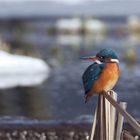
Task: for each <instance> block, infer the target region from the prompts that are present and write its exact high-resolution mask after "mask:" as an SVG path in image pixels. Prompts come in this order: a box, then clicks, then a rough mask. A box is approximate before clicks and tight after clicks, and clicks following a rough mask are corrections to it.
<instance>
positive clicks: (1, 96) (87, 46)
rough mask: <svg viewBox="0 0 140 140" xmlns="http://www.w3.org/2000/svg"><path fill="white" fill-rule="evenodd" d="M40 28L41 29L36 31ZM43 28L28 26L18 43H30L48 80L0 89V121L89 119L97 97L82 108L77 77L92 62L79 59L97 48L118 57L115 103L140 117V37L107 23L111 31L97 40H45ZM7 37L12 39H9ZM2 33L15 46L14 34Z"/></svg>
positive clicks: (52, 37) (121, 24) (67, 37)
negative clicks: (12, 118) (5, 118)
mask: <svg viewBox="0 0 140 140" xmlns="http://www.w3.org/2000/svg"><path fill="white" fill-rule="evenodd" d="M41 23H43V24H42V26H41V27H40V26H39V25H40V24H41ZM41 23H40V22H39V21H38V22H34V21H30V22H29V23H28V22H27V25H30V27H31V26H32V27H34V28H35V29H34V30H31V31H28V28H27V29H26V30H21V31H20V33H21V39H22V43H23V44H24V43H29V44H31V45H32V47H31V48H32V50H33V51H36V52H39V54H41V57H42V58H43V59H44V60H45V61H46V62H47V63H48V64H49V65H50V67H51V75H50V77H49V79H48V80H46V82H44V83H43V84H42V85H39V86H36V87H15V88H12V89H5V90H0V115H1V116H25V117H31V118H39V119H49V120H50V119H55V120H56V119H57V120H71V119H74V120H77V119H81V118H82V119H83V118H85V119H89V118H90V116H88V115H92V114H93V112H94V108H95V106H96V100H97V97H93V98H92V99H91V100H90V101H89V103H88V104H84V90H83V85H82V81H81V76H82V74H83V72H84V70H85V69H86V67H87V66H88V65H89V64H91V62H84V61H81V60H79V58H80V56H84V55H95V54H96V52H97V51H98V50H100V49H101V48H105V47H109V48H113V49H115V50H116V51H117V52H118V55H119V57H120V69H121V76H120V80H119V82H118V84H117V86H116V87H115V91H116V92H117V93H118V100H119V101H126V102H127V103H128V111H129V112H130V113H131V114H132V115H133V116H134V117H136V118H140V113H139V105H140V103H139V100H140V71H139V69H140V55H139V54H140V37H139V36H138V35H137V36H134V37H133V36H129V34H128V32H127V31H126V30H125V26H126V23H125V22H118V23H112V22H109V23H108V28H109V32H108V33H107V34H106V35H102V34H99V35H96V36H95V35H87V36H85V35H78V34H77V35H63V34H59V33H57V34H53V35H49V34H48V32H47V31H45V30H44V29H45V28H46V29H47V24H48V21H43V22H41ZM120 27H123V28H124V30H121V28H120ZM9 28H10V27H9ZM11 28H14V29H15V28H18V27H13V26H12V27H11ZM8 32H9V33H10V35H11V36H8ZM15 32H16V31H15ZM0 33H1V36H3V38H6V40H8V41H9V42H11V44H12V45H13V42H17V40H16V39H17V38H16V37H13V36H12V35H15V34H14V33H13V32H10V30H7V29H5V30H4V29H1V32H0ZM11 40H12V41H11ZM20 45H21V44H20ZM17 48H18V47H17ZM129 52H130V54H132V57H131V56H130V57H129V55H128V54H129Z"/></svg>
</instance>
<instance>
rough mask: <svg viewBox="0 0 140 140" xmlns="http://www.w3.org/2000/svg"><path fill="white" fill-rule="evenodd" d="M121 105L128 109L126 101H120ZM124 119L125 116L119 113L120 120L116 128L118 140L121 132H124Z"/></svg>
mask: <svg viewBox="0 0 140 140" xmlns="http://www.w3.org/2000/svg"><path fill="white" fill-rule="evenodd" d="M120 106H121V107H122V108H123V109H124V110H126V107H127V103H126V102H120ZM123 121H124V117H123V116H122V115H121V114H120V113H118V121H117V129H116V140H120V138H121V134H122V128H123Z"/></svg>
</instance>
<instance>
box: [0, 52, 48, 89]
mask: <svg viewBox="0 0 140 140" xmlns="http://www.w3.org/2000/svg"><path fill="white" fill-rule="evenodd" d="M49 72H50V68H49V66H48V65H47V64H46V63H45V62H44V61H43V60H41V59H38V58H32V57H27V56H21V55H13V54H9V53H6V52H4V51H0V88H10V87H15V86H33V85H38V84H41V83H42V82H43V81H44V80H45V79H46V78H48V76H49Z"/></svg>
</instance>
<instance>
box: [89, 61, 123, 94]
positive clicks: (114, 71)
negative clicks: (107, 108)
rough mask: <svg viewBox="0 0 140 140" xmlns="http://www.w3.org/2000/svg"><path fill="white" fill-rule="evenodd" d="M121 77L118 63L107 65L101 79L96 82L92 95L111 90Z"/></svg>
mask: <svg viewBox="0 0 140 140" xmlns="http://www.w3.org/2000/svg"><path fill="white" fill-rule="evenodd" d="M119 75H120V71H119V66H118V64H117V63H106V66H105V68H104V69H103V71H102V73H101V75H100V77H99V79H98V80H97V81H95V82H94V84H93V86H92V88H91V91H90V94H94V93H100V92H102V91H103V90H104V91H108V90H111V89H112V88H113V87H114V86H115V84H116V82H117V81H118V78H119Z"/></svg>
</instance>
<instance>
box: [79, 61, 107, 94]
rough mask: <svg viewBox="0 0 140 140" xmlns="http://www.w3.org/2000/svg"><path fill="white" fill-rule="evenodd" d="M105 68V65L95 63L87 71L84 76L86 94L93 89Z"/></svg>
mask: <svg viewBox="0 0 140 140" xmlns="http://www.w3.org/2000/svg"><path fill="white" fill-rule="evenodd" d="M104 67H105V65H104V64H97V63H94V64H92V65H90V66H89V67H88V68H87V69H86V70H85V72H84V74H83V76H82V80H83V85H84V89H85V94H86V93H87V92H88V91H89V90H90V89H91V87H92V85H93V84H94V82H95V81H96V80H98V78H99V76H100V74H101V73H102V70H103V68H104Z"/></svg>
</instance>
